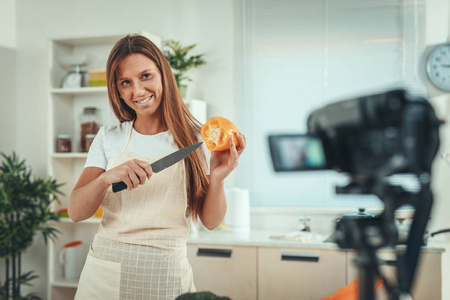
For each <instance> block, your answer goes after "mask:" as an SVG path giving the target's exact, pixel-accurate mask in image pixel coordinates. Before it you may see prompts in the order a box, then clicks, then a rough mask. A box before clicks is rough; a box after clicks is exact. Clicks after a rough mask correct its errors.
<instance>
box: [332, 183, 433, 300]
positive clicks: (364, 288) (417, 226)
mask: <svg viewBox="0 0 450 300" xmlns="http://www.w3.org/2000/svg"><path fill="white" fill-rule="evenodd" d="M418 179H419V180H421V182H420V183H421V189H420V191H419V192H418V193H416V194H412V193H409V192H406V191H405V190H404V189H403V188H401V187H400V186H393V185H389V184H387V183H386V182H384V183H380V184H376V185H373V186H372V188H371V189H373V193H374V194H376V195H377V196H379V197H380V199H381V200H382V201H383V202H384V204H385V208H384V210H383V212H382V213H381V214H380V215H378V216H376V217H373V218H358V217H348V216H344V217H343V218H342V219H341V220H340V221H339V222H338V223H337V225H336V241H337V244H338V245H339V247H340V248H342V249H354V250H356V251H357V257H356V259H355V263H356V265H357V266H358V268H359V279H360V280H359V284H360V285H359V295H360V299H362V300H375V293H374V289H373V287H374V281H375V278H376V276H379V277H381V278H382V279H383V281H384V286H385V288H386V290H387V292H388V295H389V297H390V299H391V300H399V299H400V297H402V296H405V295H409V293H410V291H411V288H412V285H413V282H414V276H415V273H416V267H417V263H418V260H419V256H420V248H421V246H422V244H423V236H424V233H425V228H426V225H427V222H428V219H429V216H430V213H431V206H432V203H433V196H432V193H431V190H430V186H429V182H428V181H427V180H423V178H422V179H421V178H420V176H418ZM352 187H354V184H353V185H352ZM366 188H367V187H366ZM341 189H342V188H341ZM365 190H366V191H367V189H365ZM341 192H342V190H341ZM404 204H410V205H412V206H414V207H415V213H414V217H413V221H412V224H411V228H410V230H409V234H408V238H407V242H406V248H405V250H404V252H402V253H398V254H397V264H396V270H397V283H396V284H392V283H390V282H388V281H387V280H386V279H385V278H384V277H383V275H382V274H381V273H380V270H379V262H378V259H377V255H376V252H377V250H378V249H380V248H382V247H395V246H396V244H397V241H398V233H397V228H396V226H395V222H394V213H395V210H396V209H397V208H398V207H400V206H401V205H404Z"/></svg>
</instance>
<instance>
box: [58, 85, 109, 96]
mask: <svg viewBox="0 0 450 300" xmlns="http://www.w3.org/2000/svg"><path fill="white" fill-rule="evenodd" d="M107 92H108V90H107V88H106V86H88V87H82V88H65V89H63V88H56V89H51V93H52V94H54V95H89V94H106V93H107Z"/></svg>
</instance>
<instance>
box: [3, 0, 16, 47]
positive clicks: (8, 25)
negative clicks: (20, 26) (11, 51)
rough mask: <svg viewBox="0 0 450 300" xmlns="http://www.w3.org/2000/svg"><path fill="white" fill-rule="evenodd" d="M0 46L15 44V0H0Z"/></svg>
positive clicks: (12, 45)
mask: <svg viewBox="0 0 450 300" xmlns="http://www.w3.org/2000/svg"><path fill="white" fill-rule="evenodd" d="M0 46H4V47H8V48H14V47H15V46H16V1H15V0H0Z"/></svg>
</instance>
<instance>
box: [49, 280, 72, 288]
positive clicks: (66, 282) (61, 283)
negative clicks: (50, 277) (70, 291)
mask: <svg viewBox="0 0 450 300" xmlns="http://www.w3.org/2000/svg"><path fill="white" fill-rule="evenodd" d="M50 285H52V286H57V287H68V288H77V287H78V280H65V279H60V280H55V281H52V282H50Z"/></svg>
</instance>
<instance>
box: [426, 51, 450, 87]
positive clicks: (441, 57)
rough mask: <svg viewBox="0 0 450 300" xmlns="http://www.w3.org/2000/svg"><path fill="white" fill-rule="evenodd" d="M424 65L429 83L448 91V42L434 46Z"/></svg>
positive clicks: (449, 68)
mask: <svg viewBox="0 0 450 300" xmlns="http://www.w3.org/2000/svg"><path fill="white" fill-rule="evenodd" d="M426 66H427V73H428V78H429V79H430V81H431V83H432V84H433V85H434V86H435V87H437V88H438V89H441V90H443V91H446V92H450V43H445V44H440V45H438V46H436V47H434V48H433V50H432V51H431V53H430V55H429V56H428V58H427V60H426Z"/></svg>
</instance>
